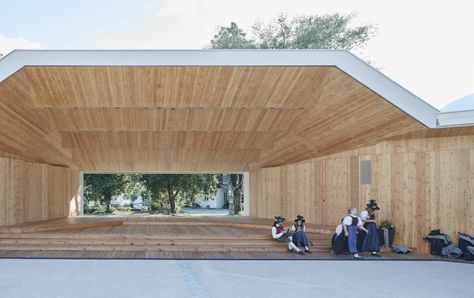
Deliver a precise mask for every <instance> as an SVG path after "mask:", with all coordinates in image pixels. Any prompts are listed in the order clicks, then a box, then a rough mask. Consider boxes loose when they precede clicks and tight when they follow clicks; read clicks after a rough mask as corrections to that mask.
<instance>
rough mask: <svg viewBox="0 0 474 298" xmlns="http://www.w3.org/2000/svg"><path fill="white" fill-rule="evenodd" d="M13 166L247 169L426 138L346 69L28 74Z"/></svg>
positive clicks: (9, 119) (18, 82)
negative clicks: (23, 162) (413, 136)
mask: <svg viewBox="0 0 474 298" xmlns="http://www.w3.org/2000/svg"><path fill="white" fill-rule="evenodd" d="M0 124H1V126H0V151H1V152H2V153H1V154H2V155H3V156H15V157H19V158H22V159H27V160H34V161H40V162H46V163H50V164H60V165H65V166H69V167H77V168H79V169H81V170H84V171H156V172H161V171H180V172H188V171H189V172H197V171H202V172H212V171H245V170H248V169H249V168H250V167H266V166H277V165H283V164H287V163H291V162H296V161H300V160H304V159H308V158H313V157H318V156H322V155H327V154H332V153H336V152H340V151H344V150H349V149H354V148H358V147H363V146H367V145H371V144H374V143H376V142H379V141H381V140H383V139H387V138H391V137H394V136H398V135H402V134H410V133H414V132H417V131H420V130H424V129H426V128H425V126H423V125H422V124H420V123H419V122H417V121H416V120H414V119H413V118H412V117H410V116H409V115H408V114H406V113H405V112H403V111H401V110H400V109H398V108H397V107H395V106H393V105H392V104H391V103H389V102H388V101H386V100H384V99H383V98H381V97H380V96H379V95H377V94H375V93H374V92H372V91H371V90H369V89H368V88H366V87H365V86H364V85H362V84H360V83H359V82H358V81H356V80H354V79H353V78H351V77H350V76H348V75H347V74H345V73H344V72H342V71H341V70H339V69H338V68H336V67H295V66H291V67H290V66H289V67H287V66H268V67H267V66H265V67H261V66H260V67H259V66H253V67H252V66H207V67H186V66H176V67H163V66H160V67H155V66H153V67H151V66H150V67H104V66H96V67H93V66H74V67H66V66H60V67H59V66H58V67H46V66H37V67H31V66H27V67H24V68H22V69H21V70H19V71H18V72H16V73H15V74H14V75H12V76H11V77H9V78H8V79H6V80H5V81H3V82H2V83H1V84H0Z"/></svg>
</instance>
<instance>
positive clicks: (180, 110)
mask: <svg viewBox="0 0 474 298" xmlns="http://www.w3.org/2000/svg"><path fill="white" fill-rule="evenodd" d="M0 123H1V125H0V181H1V183H0V226H3V227H4V232H5V231H7V232H11V231H12V230H11V226H15V225H16V226H17V227H18V226H19V225H20V226H21V225H24V224H25V223H31V222H38V221H45V220H52V219H60V218H66V217H74V216H77V215H80V213H81V204H82V198H81V183H82V182H81V181H82V180H81V176H82V173H84V172H87V173H94V172H100V173H103V172H156V173H166V172H173V173H185V172H186V173H203V172H213V173H214V172H239V173H244V174H245V177H246V179H247V181H246V182H247V183H246V185H247V186H246V187H247V190H246V191H247V193H246V196H247V201H248V206H247V211H248V215H250V216H252V217H254V218H267V219H268V218H272V217H273V216H274V215H277V214H280V215H283V216H286V217H287V218H292V217H294V216H295V215H296V214H304V215H305V217H306V218H307V222H309V223H311V224H314V225H315V229H317V227H333V226H336V225H337V224H338V223H339V221H340V219H341V217H342V216H344V215H345V213H346V210H347V208H348V207H350V206H355V207H358V208H363V207H365V204H366V202H367V201H368V200H369V199H377V202H378V204H379V206H380V207H381V210H380V213H379V217H378V219H379V220H384V219H388V220H391V221H392V222H393V223H394V224H395V226H396V229H397V233H396V235H397V236H396V242H397V243H399V244H404V245H407V246H409V247H412V248H415V249H417V250H419V251H421V252H426V251H427V243H425V241H424V240H422V237H423V236H424V235H425V234H427V233H428V232H429V231H430V230H431V229H434V228H441V230H442V231H443V232H446V233H448V234H450V235H451V236H452V237H454V238H455V237H456V233H458V232H463V233H470V234H474V201H473V196H474V112H473V111H456V112H450V113H442V112H440V111H438V110H437V109H435V108H434V107H432V106H430V105H429V104H427V103H426V102H424V101H423V100H421V99H419V98H418V97H416V96H415V95H413V94H412V93H410V92H409V91H407V90H406V89H404V88H403V87H401V86H400V85H398V84H397V83H395V82H393V81H392V80H390V79H389V78H387V77H386V76H384V75H383V74H381V73H380V72H379V71H377V70H376V69H374V68H373V67H371V66H370V65H368V64H366V63H365V62H363V61H362V60H360V59H358V58H357V57H355V56H354V55H352V54H350V53H349V52H346V51H335V50H310V51H302V50H295V51H292V50H285V51H279V50H272V51H265V50H195V51H49V50H38V51H26V50H25V51H14V52H12V53H11V54H9V55H7V56H6V57H4V58H3V59H1V60H0ZM257 221H258V220H257ZM5 227H8V228H6V229H5ZM20 230H21V229H20Z"/></svg>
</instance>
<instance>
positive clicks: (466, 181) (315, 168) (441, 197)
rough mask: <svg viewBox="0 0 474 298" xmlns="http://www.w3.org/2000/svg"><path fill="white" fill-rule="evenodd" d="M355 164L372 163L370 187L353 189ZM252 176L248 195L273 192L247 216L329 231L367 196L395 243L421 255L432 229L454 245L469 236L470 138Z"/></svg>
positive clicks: (375, 150) (473, 170)
mask: <svg viewBox="0 0 474 298" xmlns="http://www.w3.org/2000/svg"><path fill="white" fill-rule="evenodd" d="M360 160H371V161H372V182H371V184H370V185H361V184H360V181H359V163H360ZM262 173H264V175H262ZM277 173H281V175H280V174H277ZM283 173H284V174H283ZM254 175H255V176H257V177H260V178H261V179H260V180H258V183H259V185H255V186H253V187H252V188H253V189H255V188H259V187H261V188H263V189H266V190H268V189H278V190H279V193H280V195H278V193H273V194H272V196H271V197H270V196H269V197H266V198H268V199H266V200H265V204H266V205H272V208H271V209H266V210H265V211H263V212H262V210H259V206H260V203H259V201H261V200H262V197H261V196H260V193H259V192H255V193H254V195H253V196H252V201H253V203H254V206H255V208H256V209H253V210H252V215H257V216H259V217H271V216H273V215H275V214H283V215H284V216H285V217H287V218H293V217H294V216H295V215H296V214H298V213H302V214H304V215H305V216H306V218H307V219H308V222H311V223H316V224H322V225H336V224H337V223H338V222H339V221H340V219H341V217H342V216H343V215H344V214H345V212H346V210H347V208H348V207H350V206H355V207H358V208H359V209H363V208H364V207H365V204H366V203H367V202H368V200H370V199H371V198H374V199H376V200H377V202H378V204H379V206H380V207H381V210H380V211H379V213H378V214H379V216H378V219H377V220H378V221H379V222H380V221H382V220H384V219H389V220H390V221H392V222H393V223H394V224H395V226H396V228H397V234H396V243H397V244H404V245H408V246H410V247H415V248H417V249H418V250H419V251H422V252H427V251H428V244H427V242H426V241H424V240H423V239H422V238H423V236H424V235H426V234H427V233H429V231H430V230H432V229H436V228H440V229H441V230H442V231H443V232H445V233H448V234H449V235H450V236H451V237H452V238H453V239H454V240H455V241H456V239H457V233H458V232H464V233H469V234H471V235H474V202H473V198H474V137H472V136H471V137H466V136H461V137H449V138H447V137H443V138H441V137H440V138H430V139H410V140H396V141H389V142H384V143H380V144H377V145H375V146H372V147H367V148H361V149H358V150H353V151H348V152H344V153H339V154H335V155H330V156H325V157H321V158H317V159H312V160H307V161H304V162H302V163H297V164H291V165H286V166H282V167H275V168H264V169H259V170H255V171H253V172H251V175H250V176H251V177H252V176H254ZM251 181H255V179H252V180H251ZM277 184H280V185H277ZM255 201H256V202H255ZM278 206H281V209H278ZM254 212H255V213H254Z"/></svg>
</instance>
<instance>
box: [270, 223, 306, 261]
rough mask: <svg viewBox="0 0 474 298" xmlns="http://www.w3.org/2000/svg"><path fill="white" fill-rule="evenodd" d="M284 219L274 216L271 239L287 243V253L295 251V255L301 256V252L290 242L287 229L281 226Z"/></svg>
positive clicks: (290, 238)
mask: <svg viewBox="0 0 474 298" xmlns="http://www.w3.org/2000/svg"><path fill="white" fill-rule="evenodd" d="M284 221H285V218H284V217H282V216H275V218H274V221H273V226H272V237H273V239H275V240H277V241H284V242H288V251H295V252H296V253H299V254H302V253H303V252H302V251H301V250H300V249H299V248H298V247H296V246H295V245H294V244H293V242H292V241H291V240H292V237H291V236H290V235H289V231H288V229H287V228H285V227H284V226H283V222H284Z"/></svg>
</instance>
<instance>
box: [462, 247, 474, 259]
mask: <svg viewBox="0 0 474 298" xmlns="http://www.w3.org/2000/svg"><path fill="white" fill-rule="evenodd" d="M464 260H466V261H474V246H468V247H466V250H465V251H464Z"/></svg>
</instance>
